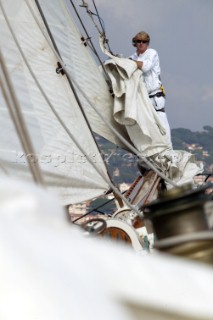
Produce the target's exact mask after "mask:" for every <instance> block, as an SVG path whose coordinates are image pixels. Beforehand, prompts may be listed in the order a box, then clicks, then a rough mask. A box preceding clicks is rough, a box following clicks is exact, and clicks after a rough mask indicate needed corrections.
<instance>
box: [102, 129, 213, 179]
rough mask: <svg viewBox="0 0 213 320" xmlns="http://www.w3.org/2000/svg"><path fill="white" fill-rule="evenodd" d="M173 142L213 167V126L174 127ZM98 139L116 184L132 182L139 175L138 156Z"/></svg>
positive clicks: (174, 145) (206, 166)
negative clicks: (201, 127)
mask: <svg viewBox="0 0 213 320" xmlns="http://www.w3.org/2000/svg"><path fill="white" fill-rule="evenodd" d="M171 134H172V142H173V148H174V149H175V150H186V151H189V152H191V153H193V154H194V155H195V157H196V160H197V161H203V163H204V167H205V171H207V172H212V168H213V128H212V127H210V126H205V127H203V131H202V132H192V131H190V130H189V129H183V128H178V129H172V132H171ZM96 139H97V142H98V145H99V146H100V149H101V151H102V153H103V156H104V159H105V161H106V163H107V167H108V171H109V173H110V176H111V177H112V179H113V181H114V183H115V184H119V183H122V182H126V183H131V182H132V181H133V180H134V179H135V178H136V176H137V175H138V169H137V157H136V156H134V155H132V154H131V153H128V152H127V151H125V150H123V149H121V148H118V147H117V146H115V145H114V144H113V143H111V142H109V141H107V140H105V139H104V138H102V137H100V136H97V135H96Z"/></svg>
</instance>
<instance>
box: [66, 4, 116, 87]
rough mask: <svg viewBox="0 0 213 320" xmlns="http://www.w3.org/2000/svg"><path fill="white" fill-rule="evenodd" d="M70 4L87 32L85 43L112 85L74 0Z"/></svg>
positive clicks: (108, 82)
mask: <svg viewBox="0 0 213 320" xmlns="http://www.w3.org/2000/svg"><path fill="white" fill-rule="evenodd" d="M83 2H84V1H83ZM70 3H71V5H72V7H73V9H74V11H75V14H76V16H77V18H78V20H79V22H80V24H81V26H82V28H83V30H84V32H85V34H86V39H84V42H85V43H86V44H88V46H89V47H90V49H91V50H92V52H93V53H94V54H95V56H96V57H97V59H98V61H99V63H100V65H101V67H102V70H103V72H104V74H105V78H106V79H107V84H108V85H110V82H111V81H110V78H109V75H108V74H107V72H106V70H105V68H104V65H103V62H102V60H101V58H100V56H99V54H98V52H97V50H96V48H95V46H94V44H93V42H92V37H90V35H89V33H88V31H87V29H86V27H85V25H84V23H83V21H82V19H81V17H80V15H79V13H78V11H77V9H76V6H75V4H74V3H73V1H72V0H70ZM85 6H87V4H86V3H83V5H80V7H85ZM110 87H111V86H110Z"/></svg>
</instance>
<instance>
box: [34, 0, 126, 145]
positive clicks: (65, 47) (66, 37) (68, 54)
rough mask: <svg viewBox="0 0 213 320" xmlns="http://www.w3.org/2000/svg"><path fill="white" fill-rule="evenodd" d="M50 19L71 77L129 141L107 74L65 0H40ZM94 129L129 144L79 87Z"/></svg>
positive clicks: (54, 35)
mask: <svg viewBox="0 0 213 320" xmlns="http://www.w3.org/2000/svg"><path fill="white" fill-rule="evenodd" d="M38 3H39V4H40V6H41V8H42V12H43V13H44V15H45V19H46V22H47V24H48V27H49V29H50V31H51V34H52V36H53V38H54V41H55V44H56V46H57V48H58V50H59V52H60V55H61V57H62V59H63V61H64V63H65V65H66V70H67V71H68V73H69V75H70V76H71V78H72V79H73V80H74V81H75V83H78V85H79V86H80V88H81V89H82V91H83V92H84V94H85V95H86V97H88V100H89V101H90V103H91V104H92V105H93V106H95V108H97V109H98V111H99V112H100V113H101V114H102V116H103V117H104V118H105V119H106V120H107V121H108V122H109V123H110V124H111V126H113V128H115V129H116V130H117V131H118V132H119V133H120V134H121V135H122V136H123V137H125V139H127V140H128V141H129V138H128V134H127V132H126V129H125V127H124V126H121V125H119V124H118V123H117V122H116V121H115V120H114V118H113V98H112V97H111V95H110V92H109V87H108V85H107V83H106V81H105V78H104V76H103V74H102V73H101V72H100V70H99V68H98V66H97V64H96V62H95V60H94V59H93V57H92V55H91V53H90V49H89V47H88V46H85V45H84V42H83V41H82V40H81V38H82V35H81V33H80V32H79V30H78V28H77V27H76V25H75V23H74V21H73V20H72V17H71V15H70V12H69V11H68V9H67V5H66V1H65V0H51V1H48V0H39V1H38ZM76 90H77V93H78V95H79V97H80V100H81V102H82V105H83V108H84V111H85V113H86V115H87V117H88V119H89V123H90V125H91V127H92V130H93V131H94V132H96V133H98V134H100V135H101V136H103V137H104V138H106V139H108V140H109V141H111V142H113V143H115V144H117V145H118V146H121V147H125V148H126V146H124V144H123V143H122V142H121V141H120V139H119V138H117V136H116V135H115V134H114V133H113V132H112V130H111V129H109V128H108V126H107V125H106V123H104V122H103V121H102V120H101V119H100V117H99V116H98V114H97V113H96V112H95V111H94V109H93V108H91V106H90V104H89V103H88V101H87V99H85V96H84V95H82V93H81V91H80V90H78V88H76Z"/></svg>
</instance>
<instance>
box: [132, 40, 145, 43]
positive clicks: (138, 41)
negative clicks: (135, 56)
mask: <svg viewBox="0 0 213 320" xmlns="http://www.w3.org/2000/svg"><path fill="white" fill-rule="evenodd" d="M147 42H148V41H145V40H135V41H134V43H147Z"/></svg>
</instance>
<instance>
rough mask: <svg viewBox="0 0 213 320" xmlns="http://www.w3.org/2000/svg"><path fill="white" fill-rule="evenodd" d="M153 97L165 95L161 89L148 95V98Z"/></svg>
mask: <svg viewBox="0 0 213 320" xmlns="http://www.w3.org/2000/svg"><path fill="white" fill-rule="evenodd" d="M154 97H165V94H164V93H163V92H162V91H160V92H157V93H155V94H151V95H150V96H149V98H154Z"/></svg>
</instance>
